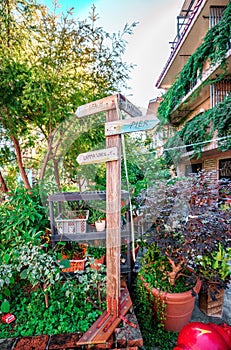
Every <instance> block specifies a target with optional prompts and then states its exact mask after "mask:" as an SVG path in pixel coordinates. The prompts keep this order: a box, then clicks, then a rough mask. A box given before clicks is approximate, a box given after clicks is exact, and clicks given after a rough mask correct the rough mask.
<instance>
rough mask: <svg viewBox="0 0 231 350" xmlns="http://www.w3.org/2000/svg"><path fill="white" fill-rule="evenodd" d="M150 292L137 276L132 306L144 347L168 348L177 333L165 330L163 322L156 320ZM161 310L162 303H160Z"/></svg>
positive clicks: (149, 348)
mask: <svg viewBox="0 0 231 350" xmlns="http://www.w3.org/2000/svg"><path fill="white" fill-rule="evenodd" d="M150 297H151V296H150V293H148V291H147V289H146V288H145V287H144V285H143V283H142V281H141V280H140V279H139V278H137V279H136V283H135V289H134V296H133V298H134V307H135V313H136V316H137V319H138V322H139V326H140V329H141V333H142V336H143V341H144V347H145V349H147V350H152V349H154V347H155V349H160V350H169V349H170V348H171V349H173V347H174V346H175V345H176V340H177V336H178V333H175V332H169V331H165V330H164V327H163V324H162V323H161V322H157V320H156V316H155V314H154V311H153V308H152V304H151V303H150ZM160 307H161V310H163V307H164V305H160Z"/></svg>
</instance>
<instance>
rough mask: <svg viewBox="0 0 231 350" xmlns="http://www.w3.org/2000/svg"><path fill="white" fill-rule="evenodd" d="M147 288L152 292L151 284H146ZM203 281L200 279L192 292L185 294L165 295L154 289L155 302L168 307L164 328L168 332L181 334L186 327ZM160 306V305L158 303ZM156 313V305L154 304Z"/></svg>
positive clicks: (165, 313)
mask: <svg viewBox="0 0 231 350" xmlns="http://www.w3.org/2000/svg"><path fill="white" fill-rule="evenodd" d="M144 285H145V287H146V288H147V290H148V291H149V292H150V287H149V284H148V283H146V282H144ZM200 287H201V281H200V280H199V279H198V280H197V282H196V285H195V287H194V288H193V291H194V293H192V290H189V291H187V292H183V293H167V292H166V293H165V292H161V291H159V290H158V289H156V288H152V291H151V292H152V295H153V296H154V298H155V300H160V301H163V303H165V305H166V309H165V311H164V316H165V320H164V321H163V323H164V328H165V330H166V331H171V332H179V331H180V330H181V329H182V328H183V326H184V325H186V324H187V323H188V322H189V321H190V318H191V316H192V312H193V309H194V305H195V298H196V295H197V294H198V293H199V291H200ZM157 304H158V303H157ZM153 308H154V311H156V310H155V309H156V303H155V301H154V302H153Z"/></svg>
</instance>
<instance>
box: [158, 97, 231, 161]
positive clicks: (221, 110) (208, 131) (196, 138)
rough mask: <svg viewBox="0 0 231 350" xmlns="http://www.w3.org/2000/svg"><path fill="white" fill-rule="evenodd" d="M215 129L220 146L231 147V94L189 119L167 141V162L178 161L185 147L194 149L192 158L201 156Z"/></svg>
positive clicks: (225, 149)
mask: <svg viewBox="0 0 231 350" xmlns="http://www.w3.org/2000/svg"><path fill="white" fill-rule="evenodd" d="M215 131H217V136H216V137H217V138H218V148H219V149H220V150H222V151H227V150H229V149H231V94H229V95H228V96H227V97H226V98H225V99H224V101H223V102H220V103H218V104H217V105H216V106H215V107H214V108H211V109H208V110H207V111H205V112H204V113H201V114H198V115H197V116H196V117H194V118H193V119H192V120H190V121H187V122H186V123H185V125H184V126H183V128H182V129H181V130H179V131H177V132H176V133H175V134H174V135H173V136H172V137H171V138H170V139H169V140H168V141H167V142H166V143H165V145H164V149H165V151H164V155H165V159H166V161H167V163H168V164H172V162H174V163H178V161H179V159H180V155H181V153H182V152H185V147H186V150H187V151H189V150H192V151H193V153H192V154H191V158H193V157H197V158H200V156H201V153H202V149H203V147H204V146H205V144H206V143H207V142H206V141H209V140H211V139H212V138H213V135H214V132H215ZM187 145H188V146H187ZM180 149H182V152H180V151H179V150H180ZM176 150H177V151H176Z"/></svg>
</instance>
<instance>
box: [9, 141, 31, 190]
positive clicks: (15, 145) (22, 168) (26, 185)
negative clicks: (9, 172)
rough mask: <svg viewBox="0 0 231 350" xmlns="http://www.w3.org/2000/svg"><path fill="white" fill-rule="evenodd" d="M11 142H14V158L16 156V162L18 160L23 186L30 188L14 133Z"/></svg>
mask: <svg viewBox="0 0 231 350" xmlns="http://www.w3.org/2000/svg"><path fill="white" fill-rule="evenodd" d="M11 138H12V141H13V144H14V148H15V152H16V158H17V162H18V167H19V171H20V174H21V177H22V181H23V183H24V186H25V188H27V189H31V186H30V183H29V180H28V176H27V174H26V171H25V169H24V166H23V161H22V154H21V149H20V145H19V142H18V140H17V138H16V137H15V136H14V135H11Z"/></svg>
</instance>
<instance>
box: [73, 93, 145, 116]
mask: <svg viewBox="0 0 231 350" xmlns="http://www.w3.org/2000/svg"><path fill="white" fill-rule="evenodd" d="M116 108H119V109H121V110H123V111H124V112H126V113H127V114H129V115H130V116H131V117H137V116H141V115H142V113H141V111H140V110H139V108H137V107H136V106H134V105H133V104H132V103H131V102H129V101H128V100H127V99H126V98H125V97H124V96H123V95H121V94H116V95H112V96H108V97H104V98H102V99H100V100H97V101H93V102H89V103H87V104H85V105H83V106H79V107H78V108H77V110H76V112H75V114H76V116H77V117H79V118H81V117H86V116H89V115H92V114H96V113H100V112H104V111H110V110H113V109H116Z"/></svg>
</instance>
